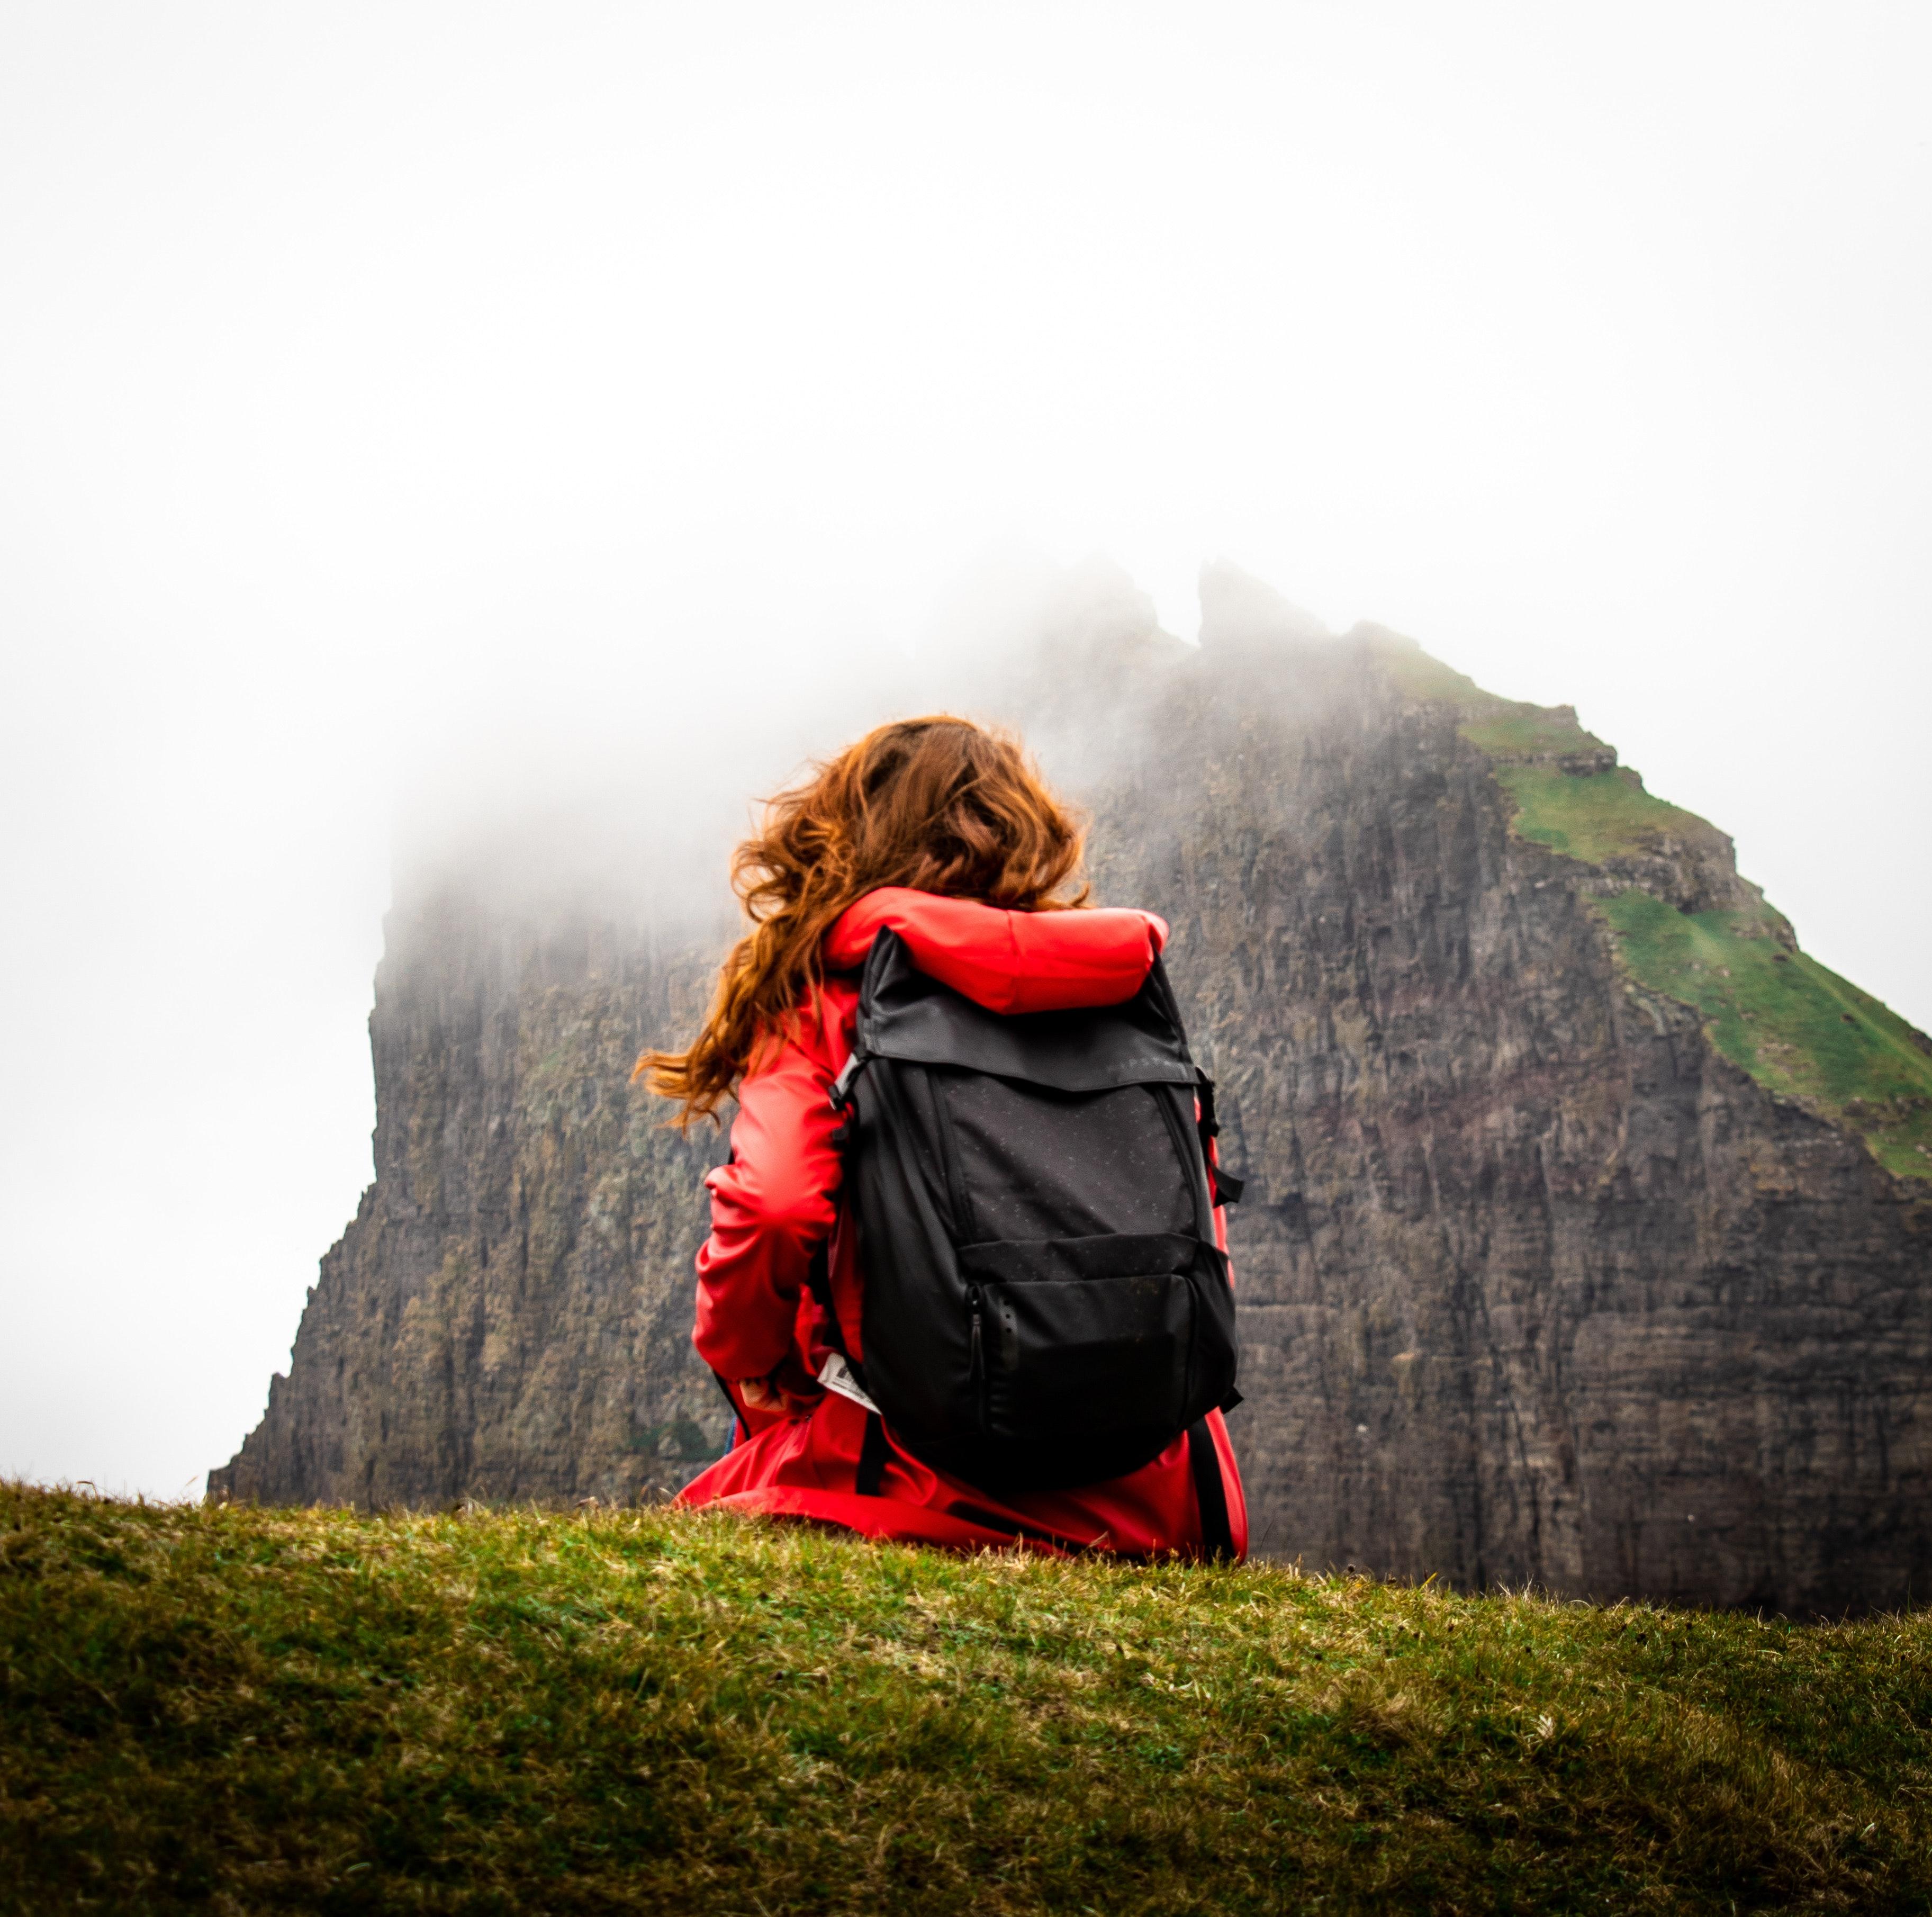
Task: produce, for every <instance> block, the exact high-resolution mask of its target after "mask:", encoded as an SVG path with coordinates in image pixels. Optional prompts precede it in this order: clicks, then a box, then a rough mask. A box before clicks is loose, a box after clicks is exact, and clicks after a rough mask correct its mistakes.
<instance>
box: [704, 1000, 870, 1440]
mask: <svg viewBox="0 0 1932 1917" xmlns="http://www.w3.org/2000/svg"><path fill="white" fill-rule="evenodd" d="M801 1025H802V1028H803V1029H802V1030H801V1031H799V1033H798V1034H797V1035H796V1037H791V1038H788V1039H787V1040H786V1041H785V1042H784V1044H783V1045H782V1046H780V1047H779V1048H778V1050H777V1051H776V1052H775V1053H774V1054H773V1055H772V1056H771V1058H769V1061H768V1062H766V1063H764V1064H762V1065H761V1067H760V1070H758V1071H757V1072H756V1073H754V1075H753V1076H751V1077H749V1078H748V1079H745V1082H743V1084H742V1085H741V1086H740V1087H739V1091H738V1115H737V1117H736V1118H735V1119H734V1120H733V1121H732V1126H731V1159H730V1163H729V1164H727V1165H721V1166H719V1167H718V1169H716V1170H715V1172H712V1173H711V1175H709V1177H708V1178H706V1180H705V1181H704V1182H705V1184H706V1186H707V1187H709V1190H710V1193H711V1235H710V1237H709V1238H707V1239H706V1241H705V1243H704V1246H703V1250H700V1252H699V1253H698V1254H697V1331H696V1334H695V1343H696V1344H697V1351H698V1355H700V1357H701V1358H703V1360H704V1361H705V1363H706V1364H708V1365H709V1366H710V1367H711V1369H712V1370H713V1371H715V1373H717V1374H718V1376H719V1377H721V1378H723V1379H727V1380H730V1382H733V1383H738V1382H741V1381H745V1380H762V1379H768V1378H769V1377H770V1376H771V1375H772V1373H774V1372H775V1371H777V1370H778V1369H779V1367H781V1364H784V1361H785V1360H786V1359H787V1358H792V1357H793V1356H794V1355H795V1354H796V1327H797V1322H798V1301H799V1290H800V1289H801V1287H802V1286H803V1285H804V1283H805V1274H806V1273H807V1272H808V1270H809V1269H810V1268H811V1257H812V1253H813V1252H814V1250H816V1249H817V1247H818V1245H819V1244H820V1243H821V1242H822V1241H823V1240H824V1239H826V1238H828V1237H829V1235H830V1234H831V1231H832V1223H833V1220H835V1217H836V1216H837V1213H838V1181H839V1163H838V1152H837V1151H836V1149H835V1148H834V1146H833V1145H832V1133H833V1132H834V1131H835V1130H836V1129H837V1127H838V1115H837V1114H836V1113H835V1112H833V1111H832V1107H831V1103H830V1092H831V1086H832V1079H833V1078H834V1076H835V1075H836V1067H835V1064H833V1062H832V1058H831V1056H830V1053H829V1049H828V1048H827V1047H826V1046H825V1044H824V1043H823V1040H821V1038H820V1034H819V1032H818V1031H817V1029H816V1028H815V1025H814V1023H813V1022H811V1021H809V1020H805V1021H801ZM740 1395H741V1396H744V1397H745V1402H746V1404H747V1406H748V1408H749V1409H772V1410H775V1409H778V1406H776V1405H775V1404H772V1403H770V1401H769V1398H767V1400H766V1404H765V1406H760V1404H759V1403H758V1402H757V1396H756V1395H754V1394H742V1393H741V1394H740Z"/></svg>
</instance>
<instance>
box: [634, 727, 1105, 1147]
mask: <svg viewBox="0 0 1932 1917" xmlns="http://www.w3.org/2000/svg"><path fill="white" fill-rule="evenodd" d="M1083 837H1084V834H1083V831H1082V827H1081V825H1080V823H1079V821H1078V820H1077V819H1076V817H1075V816H1074V815H1073V814H1072V813H1071V812H1070V811H1069V810H1068V808H1067V807H1066V806H1065V805H1063V804H1062V803H1061V802H1060V800H1059V799H1057V798H1056V797H1055V796H1054V794H1053V793H1052V791H1051V790H1049V787H1048V786H1047V784H1046V781H1045V780H1044V779H1043V778H1042V777H1041V776H1040V772H1039V771H1038V770H1037V769H1036V767H1035V766H1034V764H1033V763H1032V761H1031V760H1030V759H1029V758H1028V755H1027V753H1026V750H1025V747H1024V746H1022V744H1021V743H1020V742H1019V739H1017V738H1016V737H1014V736H1012V735H1011V734H1010V733H1004V732H998V731H994V730H989V728H988V727H984V726H980V725H976V724H974V723H973V721H971V720H970V719H962V718H952V717H950V716H949V715H946V714H943V713H942V714H939V715H935V716H934V717H932V718H916V719H901V720H898V721H895V723H893V724H890V725H882V726H880V727H877V730H874V731H871V732H868V733H866V735H865V737H864V738H862V739H860V740H859V742H858V743H857V744H856V745H850V746H847V748H846V749H845V750H844V751H842V752H841V753H840V754H838V757H835V758H833V759H829V760H826V761H825V762H824V763H822V764H820V765H818V766H815V767H814V769H813V772H812V775H811V777H810V778H807V779H806V780H805V781H803V782H802V783H801V784H798V785H795V786H793V787H791V788H790V790H787V791H784V792H781V793H779V794H778V796H776V797H775V798H774V799H768V800H767V801H766V805H765V815H764V818H763V821H762V823H761V825H760V829H759V830H758V832H757V834H756V835H754V836H753V837H752V838H748V839H746V840H745V842H744V844H742V845H740V846H739V847H738V849H737V850H736V853H733V855H732V859H731V887H732V889H733V891H734V892H736V893H737V895H738V896H739V898H740V899H741V900H742V901H743V902H744V907H745V914H746V916H748V918H749V919H751V930H750V931H749V932H747V933H746V934H745V936H744V937H743V938H741V939H739V941H738V943H737V944H736V945H735V946H733V947H732V949H731V951H730V955H729V956H727V958H726V959H725V961H724V969H723V971H722V972H721V974H720V975H719V977H718V992H717V995H716V997H715V998H714V999H713V1000H712V1005H711V1010H710V1012H709V1014H708V1015H707V1016H706V1019H705V1021H704V1028H703V1031H700V1033H699V1034H698V1035H697V1037H696V1039H695V1040H693V1041H692V1043H691V1046H690V1049H688V1051H684V1052H645V1053H644V1054H643V1056H642V1057H641V1058H639V1059H638V1061H637V1069H636V1071H635V1073H634V1074H633V1076H641V1077H644V1078H646V1079H648V1080H649V1084H650V1088H651V1089H652V1091H654V1092H656V1093H657V1094H658V1095H659V1096H660V1097H664V1098H668V1099H674V1100H676V1101H677V1103H678V1104H679V1107H680V1109H679V1112H678V1114H677V1115H676V1119H675V1120H674V1121H673V1122H674V1123H675V1124H677V1125H678V1126H679V1127H680V1128H685V1127H688V1126H689V1125H690V1124H691V1121H692V1120H693V1119H694V1118H714V1117H715V1115H716V1113H717V1110H718V1106H720V1105H721V1104H722V1103H724V1100H726V1099H727V1098H728V1097H730V1096H731V1094H732V1093H733V1091H736V1088H737V1086H738V1084H739V1080H741V1079H742V1078H743V1077H744V1076H745V1074H746V1073H748V1071H750V1070H751V1069H752V1068H753V1067H754V1064H756V1063H757V1057H758V1054H759V1052H760V1049H761V1048H762V1047H763V1046H764V1045H765V1044H766V1043H768V1042H769V1040H771V1039H772V1037H774V1036H775V1035H776V1034H779V1033H781V1031H783V1030H784V1026H785V1023H786V1022H787V1019H790V1016H792V1014H793V1013H794V1012H795V1011H796V1010H797V1009H798V1007H799V1005H800V1004H802V1002H803V1001H805V998H806V997H807V995H808V994H809V993H811V992H813V991H814V990H815V989H816V988H817V986H818V984H819V983H820V978H821V976H822V974H821V972H820V958H819V948H820V944H821V943H822V942H823V939H824V937H825V935H826V933H827V932H829V931H830V930H831V929H832V926H833V925H834V924H835V923H836V922H837V921H838V917H839V915H840V914H841V913H843V912H844V910H845V909H846V907H848V906H849V905H851V904H854V903H855V902H856V901H857V900H859V899H860V898H863V897H864V896H865V894H866V893H867V892H874V891H876V890H877V889H878V888H879V887H880V886H888V885H894V886H909V887H910V888H911V889H913V890H914V891H916V892H941V893H944V894H945V895H947V896H948V897H950V898H974V899H978V900H980V901H982V902H983V903H984V904H989V905H999V906H1004V907H1007V909H1008V910H1013V911H1022V912H1038V911H1052V910H1066V909H1068V908H1071V907H1076V906H1079V905H1084V904H1085V903H1086V902H1087V898H1088V887H1087V886H1085V885H1084V884H1082V885H1080V886H1079V888H1078V889H1077V890H1076V889H1072V888H1073V886H1074V883H1075V881H1076V880H1077V878H1078V875H1079V869H1080V861H1081V854H1082V841H1083Z"/></svg>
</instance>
